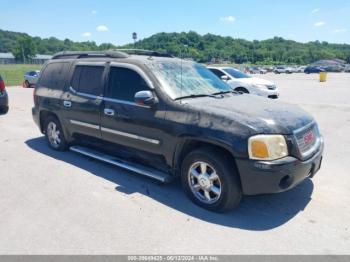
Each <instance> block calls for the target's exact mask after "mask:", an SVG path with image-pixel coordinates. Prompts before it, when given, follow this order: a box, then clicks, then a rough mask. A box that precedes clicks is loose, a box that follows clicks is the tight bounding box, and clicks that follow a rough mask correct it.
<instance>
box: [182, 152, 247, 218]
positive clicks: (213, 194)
mask: <svg viewBox="0 0 350 262" xmlns="http://www.w3.org/2000/svg"><path fill="white" fill-rule="evenodd" d="M214 173H215V174H216V176H214V175H213V174H214ZM181 183H182V187H183V189H184V191H185V193H186V194H187V195H188V196H189V198H190V199H191V200H192V201H193V202H194V203H195V204H197V205H198V206H200V207H202V208H205V209H207V210H209V211H213V212H220V213H222V212H227V211H230V210H232V209H233V208H235V207H236V206H238V204H239V203H240V201H241V198H242V190H241V186H240V181H239V178H238V173H237V171H236V168H235V166H234V165H233V164H232V160H231V159H229V158H228V157H227V156H226V155H225V154H223V153H222V152H221V151H219V150H216V149H214V148H209V147H208V148H200V149H196V150H194V151H192V152H191V153H189V154H188V155H187V156H186V157H185V159H184V160H183V162H182V167H181ZM206 192H207V193H206ZM209 199H210V200H209Z"/></svg>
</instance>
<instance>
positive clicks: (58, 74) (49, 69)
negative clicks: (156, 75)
mask: <svg viewBox="0 0 350 262" xmlns="http://www.w3.org/2000/svg"><path fill="white" fill-rule="evenodd" d="M68 72H69V63H51V64H48V65H47V66H46V68H45V70H44V72H43V74H42V77H41V79H40V83H39V84H38V85H39V86H44V87H47V88H50V89H63V88H64V86H65V84H66V79H67V75H68Z"/></svg>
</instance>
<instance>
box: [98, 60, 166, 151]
mask: <svg viewBox="0 0 350 262" xmlns="http://www.w3.org/2000/svg"><path fill="white" fill-rule="evenodd" d="M151 86H152V83H151V82H150V80H149V79H148V78H147V76H146V75H145V74H144V73H142V72H141V71H140V69H138V68H136V67H135V66H131V65H123V64H113V63H112V64H111V66H110V71H109V77H108V86H107V89H106V92H105V97H104V101H105V104H104V109H103V111H102V114H101V133H102V139H104V140H107V141H110V142H113V143H117V144H120V145H123V146H127V147H128V148H133V149H137V150H142V151H145V152H149V153H153V154H158V155H160V154H161V149H162V147H163V144H164V134H163V131H162V130H161V125H162V122H163V119H164V110H161V105H158V106H156V107H149V106H142V105H138V104H136V103H135V102H134V96H135V93H137V92H139V91H145V90H149V91H152V92H154V89H153V88H152V87H151Z"/></svg>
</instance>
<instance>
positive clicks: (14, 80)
mask: <svg viewBox="0 0 350 262" xmlns="http://www.w3.org/2000/svg"><path fill="white" fill-rule="evenodd" d="M41 67H42V65H21V64H18V65H0V75H1V77H2V79H3V80H4V81H5V85H6V86H21V85H22V83H23V75H24V73H25V72H27V71H31V70H40V69H41Z"/></svg>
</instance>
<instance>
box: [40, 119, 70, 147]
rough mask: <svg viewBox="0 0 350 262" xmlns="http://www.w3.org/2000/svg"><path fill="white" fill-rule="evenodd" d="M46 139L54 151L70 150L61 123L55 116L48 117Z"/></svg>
mask: <svg viewBox="0 0 350 262" xmlns="http://www.w3.org/2000/svg"><path fill="white" fill-rule="evenodd" d="M45 138H46V142H47V144H48V145H49V147H51V148H52V149H54V150H57V151H66V150H67V149H68V143H67V140H66V138H65V137H64V133H63V129H62V126H61V123H60V121H59V120H58V119H57V118H56V117H54V116H48V117H47V118H46V119H45Z"/></svg>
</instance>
